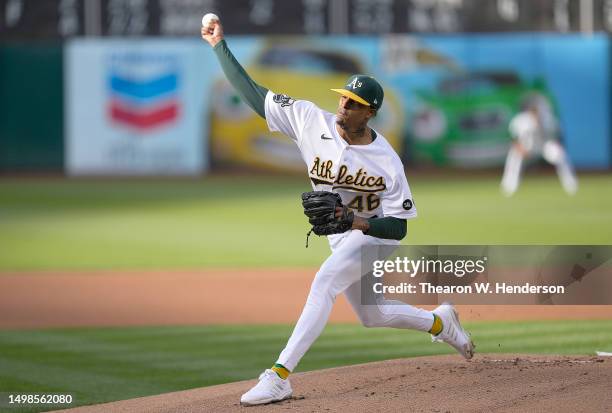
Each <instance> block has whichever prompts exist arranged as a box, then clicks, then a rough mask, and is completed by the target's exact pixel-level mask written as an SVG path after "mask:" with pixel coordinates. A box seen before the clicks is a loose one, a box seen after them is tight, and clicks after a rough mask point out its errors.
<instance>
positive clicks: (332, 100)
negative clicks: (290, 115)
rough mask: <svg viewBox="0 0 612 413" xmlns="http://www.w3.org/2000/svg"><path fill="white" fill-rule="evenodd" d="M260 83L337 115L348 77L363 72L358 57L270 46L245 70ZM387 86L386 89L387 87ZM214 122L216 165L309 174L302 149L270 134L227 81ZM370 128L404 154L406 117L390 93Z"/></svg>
mask: <svg viewBox="0 0 612 413" xmlns="http://www.w3.org/2000/svg"><path fill="white" fill-rule="evenodd" d="M245 69H246V71H247V72H248V73H249V75H250V76H251V77H252V78H253V79H254V80H255V81H256V82H257V83H259V84H260V85H262V86H264V87H266V88H268V89H269V90H271V91H273V92H275V93H283V94H287V95H289V96H291V97H293V98H294V99H305V100H309V101H312V102H314V103H315V104H316V105H318V106H319V107H321V108H322V109H324V110H327V111H330V112H332V113H334V112H335V111H336V108H337V106H338V99H339V98H338V94H337V93H334V92H332V91H330V89H332V88H338V87H342V85H343V83H344V82H345V81H346V79H347V77H348V76H350V75H351V74H354V73H363V72H364V70H363V67H362V66H361V65H360V64H359V62H358V61H357V59H356V58H355V56H352V55H347V54H343V53H340V52H337V51H330V50H325V49H321V48H315V47H313V46H309V45H300V44H297V45H296V44H295V43H292V44H283V43H279V42H270V43H268V44H267V45H266V46H265V47H264V48H263V49H262V51H261V52H259V53H258V54H257V56H256V58H255V60H254V62H253V63H252V64H251V65H249V66H246V67H245ZM383 87H384V85H383ZM212 96H214V101H213V103H212V113H211V119H210V132H211V135H210V136H211V152H212V162H213V167H223V166H227V165H231V166H243V167H248V168H255V169H266V170H276V171H296V172H302V171H303V170H304V163H303V161H302V158H301V156H300V152H299V150H298V148H297V146H296V145H295V144H294V143H293V142H292V141H291V140H290V139H288V138H287V137H286V136H283V135H281V134H279V133H272V132H270V131H269V130H268V127H267V125H266V122H265V120H264V119H262V118H260V117H259V116H258V115H257V114H256V113H255V112H254V111H253V110H252V109H251V108H250V107H248V106H247V105H246V104H245V103H244V102H243V101H242V99H241V98H240V96H239V95H238V94H237V92H236V91H235V90H234V89H233V87H232V86H231V85H230V84H229V83H228V82H227V80H225V79H219V80H218V81H217V82H216V83H215V85H214V89H213V94H212ZM370 126H371V127H372V128H373V129H375V130H377V131H378V132H380V133H382V134H383V135H384V136H385V138H387V140H388V141H389V143H390V144H391V145H392V146H393V147H394V149H395V150H396V151H397V152H398V153H401V150H402V148H401V142H402V127H403V113H402V110H401V107H400V103H399V100H398V99H397V97H396V96H395V95H394V94H393V92H392V91H391V89H389V88H386V89H385V101H384V103H383V106H382V108H381V110H380V111H379V113H378V115H377V116H376V118H375V119H374V120H373V121H371V122H370Z"/></svg>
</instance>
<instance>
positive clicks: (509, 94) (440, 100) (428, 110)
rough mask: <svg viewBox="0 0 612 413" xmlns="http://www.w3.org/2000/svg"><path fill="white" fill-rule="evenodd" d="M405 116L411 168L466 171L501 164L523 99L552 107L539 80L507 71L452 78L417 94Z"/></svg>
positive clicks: (545, 89)
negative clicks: (427, 166) (426, 166)
mask: <svg viewBox="0 0 612 413" xmlns="http://www.w3.org/2000/svg"><path fill="white" fill-rule="evenodd" d="M416 93H417V102H418V103H417V104H416V105H415V106H414V110H413V112H412V113H411V115H410V116H409V119H410V122H409V125H408V130H409V131H408V142H407V156H408V157H409V158H410V159H411V160H412V161H413V162H415V163H419V164H433V165H436V166H454V167H465V168H475V167H476V168H478V167H494V166H500V165H503V163H504V160H505V157H506V154H507V152H508V148H509V145H510V141H511V137H510V133H509V131H508V124H509V123H510V120H511V119H512V117H513V116H514V115H515V114H516V113H518V112H519V111H520V107H521V103H522V101H523V100H524V99H525V98H526V97H527V96H534V95H538V96H541V97H543V98H544V99H546V100H547V101H548V102H549V103H550V105H549V106H550V107H551V108H553V109H552V110H553V112H554V113H553V115H554V116H555V118H556V117H557V116H556V115H555V114H556V111H555V110H554V102H553V99H552V96H551V94H550V93H549V92H548V90H547V88H546V86H545V84H544V82H543V80H542V79H535V80H534V81H532V82H526V81H523V80H521V78H520V77H519V76H518V75H517V74H515V73H513V72H506V71H488V72H487V71H482V72H470V73H462V74H455V75H451V76H448V77H445V78H443V79H442V80H441V81H440V82H439V83H438V85H437V87H436V90H435V91H425V90H418V91H417V92H416Z"/></svg>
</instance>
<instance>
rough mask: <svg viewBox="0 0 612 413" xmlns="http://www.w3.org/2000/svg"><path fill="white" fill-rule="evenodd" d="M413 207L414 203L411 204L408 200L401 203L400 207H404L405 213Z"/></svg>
mask: <svg viewBox="0 0 612 413" xmlns="http://www.w3.org/2000/svg"><path fill="white" fill-rule="evenodd" d="M413 205H414V202H412V201H411V200H410V199H405V200H404V202H403V203H402V206H403V207H404V209H405V210H406V211H410V210H411V209H412V206H413Z"/></svg>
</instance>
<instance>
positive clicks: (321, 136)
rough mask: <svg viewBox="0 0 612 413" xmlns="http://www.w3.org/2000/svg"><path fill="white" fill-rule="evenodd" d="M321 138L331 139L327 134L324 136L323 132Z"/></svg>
mask: <svg viewBox="0 0 612 413" xmlns="http://www.w3.org/2000/svg"><path fill="white" fill-rule="evenodd" d="M321 139H328V140H332V139H333V138H330V137H328V136H326V135H325V134H324V133H322V134H321Z"/></svg>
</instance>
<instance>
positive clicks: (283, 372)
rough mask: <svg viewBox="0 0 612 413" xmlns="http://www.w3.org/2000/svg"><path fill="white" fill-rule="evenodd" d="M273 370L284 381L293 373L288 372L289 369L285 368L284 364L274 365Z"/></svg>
mask: <svg viewBox="0 0 612 413" xmlns="http://www.w3.org/2000/svg"><path fill="white" fill-rule="evenodd" d="M271 370H273V371H274V372H275V373H276V374H278V377H280V378H281V379H283V380H285V379H287V377H289V374H290V373H291V372H290V371H289V370H287V368H285V366H283V365H282V364H278V363H276V364H274V365H273V366H272V368H271Z"/></svg>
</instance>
